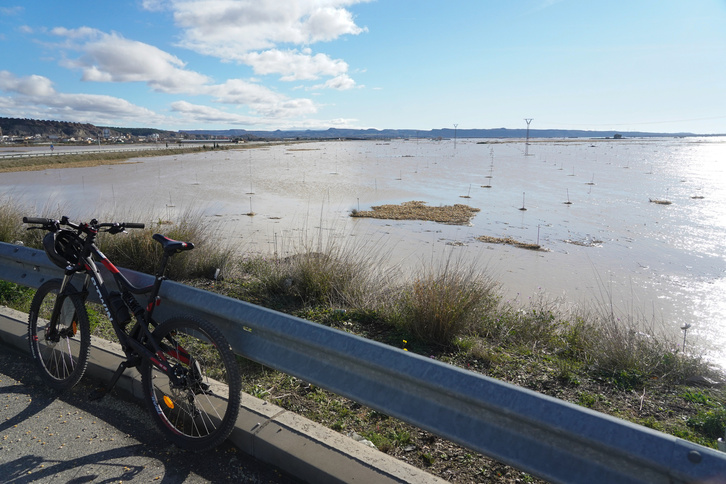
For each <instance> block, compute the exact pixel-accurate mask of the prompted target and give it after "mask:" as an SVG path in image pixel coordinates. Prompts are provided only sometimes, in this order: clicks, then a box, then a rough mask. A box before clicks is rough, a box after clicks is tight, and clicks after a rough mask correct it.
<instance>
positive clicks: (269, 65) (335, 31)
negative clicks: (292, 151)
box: [144, 0, 367, 87]
mask: <svg viewBox="0 0 726 484" xmlns="http://www.w3.org/2000/svg"><path fill="white" fill-rule="evenodd" d="M364 1H367V0H169V1H168V2H166V3H164V4H162V3H161V1H160V0H146V2H145V3H144V5H145V6H146V8H148V9H159V8H161V5H166V8H168V9H170V10H171V11H172V12H173V15H174V19H175V21H176V23H177V25H178V26H180V27H181V28H182V29H183V37H182V40H181V42H180V44H181V45H182V46H183V47H186V48H188V49H191V50H194V51H196V52H199V53H202V54H204V55H209V56H214V57H218V58H220V59H223V60H231V61H237V62H242V63H245V64H248V65H250V66H251V67H252V68H253V69H254V71H255V73H258V74H279V75H280V76H281V77H280V79H281V80H283V81H299V80H312V79H318V78H320V77H336V76H339V75H341V74H344V73H346V72H347V69H348V64H347V63H345V62H344V61H343V60H340V59H331V58H330V57H329V56H328V55H326V54H316V55H313V54H312V52H311V50H310V49H309V47H307V46H309V45H311V44H315V43H317V42H327V41H331V40H335V39H337V38H339V37H341V36H343V35H358V34H360V33H362V32H365V31H366V29H365V28H364V27H359V26H358V25H357V24H356V23H355V19H354V18H353V14H352V13H351V12H350V11H349V10H347V9H346V7H348V6H350V5H354V4H356V3H361V2H364ZM289 46H301V47H305V48H304V49H303V50H301V51H300V50H297V49H294V48H293V49H290V48H289ZM321 86H323V87H324V86H325V85H324V84H321Z"/></svg>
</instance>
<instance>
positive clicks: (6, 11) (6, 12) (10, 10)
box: [0, 6, 25, 17]
mask: <svg viewBox="0 0 726 484" xmlns="http://www.w3.org/2000/svg"><path fill="white" fill-rule="evenodd" d="M24 10H25V8H24V7H20V6H15V7H0V14H2V15H3V16H5V17H11V16H13V15H20V14H21V13H23V11H24Z"/></svg>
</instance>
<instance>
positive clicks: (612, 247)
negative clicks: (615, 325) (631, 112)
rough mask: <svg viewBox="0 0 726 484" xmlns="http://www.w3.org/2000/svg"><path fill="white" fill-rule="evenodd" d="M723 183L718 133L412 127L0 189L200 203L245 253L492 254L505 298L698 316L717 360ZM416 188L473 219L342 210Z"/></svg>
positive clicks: (33, 197)
mask: <svg viewBox="0 0 726 484" xmlns="http://www.w3.org/2000/svg"><path fill="white" fill-rule="evenodd" d="M525 152H526V153H527V155H525ZM724 182H726V138H680V139H679V138H661V139H625V140H590V139H588V140H584V139H567V140H564V139H557V140H531V141H530V145H529V146H528V147H525V143H524V141H523V140H471V139H459V140H442V141H433V140H415V139H412V140H392V141H390V142H381V141H335V142H316V143H300V144H294V145H288V146H263V147H256V148H254V149H241V150H230V151H210V152H206V153H203V154H193V155H192V154H190V155H181V156H167V157H156V158H139V159H135V160H130V161H129V162H126V163H123V164H118V165H107V166H99V167H95V168H90V169H89V168H84V169H57V170H46V171H40V172H23V173H3V174H1V175H0V196H2V195H6V196H11V197H13V198H15V199H18V200H19V201H20V202H21V203H23V204H24V205H26V206H28V209H29V210H35V214H40V213H42V214H43V215H54V216H55V215H57V216H58V217H60V215H63V214H66V215H69V216H72V217H73V216H76V217H79V216H83V217H88V216H96V217H98V218H101V217H106V215H105V214H113V217H114V218H115V219H128V220H126V221H141V222H146V223H150V222H154V221H158V220H164V219H174V218H175V217H177V216H178V215H179V214H183V213H185V212H186V211H188V210H197V211H201V212H202V213H203V214H204V217H206V218H207V219H208V220H209V221H210V222H213V223H214V227H216V229H217V230H218V234H219V236H220V237H223V238H225V239H226V240H229V241H231V242H232V243H234V244H236V245H238V247H239V250H240V252H244V253H263V254H267V253H270V254H271V253H276V254H280V255H285V254H288V253H292V252H294V251H295V249H296V247H299V244H300V243H302V241H306V242H310V241H313V240H318V237H322V238H331V237H332V238H334V239H337V240H340V241H341V242H342V243H345V244H352V246H353V247H356V248H357V249H358V250H361V251H367V253H370V254H371V257H375V258H379V257H383V256H385V257H384V258H385V264H389V265H390V266H392V267H400V268H402V269H403V270H413V269H416V268H418V267H420V266H421V265H422V264H425V263H427V262H428V263H430V261H432V260H434V261H440V260H443V259H446V258H449V257H453V258H455V259H457V260H464V261H467V262H469V263H478V264H480V265H481V266H483V267H486V269H487V270H488V271H489V272H490V273H491V274H492V275H493V276H494V278H495V279H496V280H498V281H499V282H500V283H501V284H502V290H503V293H504V295H505V297H506V298H507V299H519V300H521V301H522V302H525V303H526V301H527V299H528V298H530V297H538V295H539V294H544V295H545V296H547V297H550V298H554V299H557V300H558V301H559V302H560V303H562V304H565V305H579V306H596V307H599V308H603V307H605V308H608V309H609V308H610V306H611V305H612V306H613V307H614V308H615V309H616V310H618V311H622V312H623V314H624V316H623V317H627V315H628V314H631V315H636V316H639V317H642V318H643V319H646V320H648V321H653V322H656V323H657V325H659V326H662V327H663V328H664V329H665V330H667V331H669V332H671V334H673V335H674V336H677V338H676V339H678V340H680V338H681V337H682V335H683V331H682V330H681V327H683V326H684V325H686V324H691V325H692V327H691V328H690V329H689V330H688V333H687V337H688V342H689V344H693V343H697V344H698V345H699V346H700V347H706V348H708V351H709V355H710V357H711V358H713V359H714V360H715V361H717V362H719V363H720V364H722V365H726V355H724V354H723V352H722V348H723V347H724V344H725V343H726V321H725V320H724V318H723V317H722V315H723V314H726V300H725V299H724V297H723V295H724V293H725V292H726V184H725V183H724ZM410 200H422V201H425V202H427V203H428V204H429V205H432V206H436V205H451V204H455V203H463V204H467V205H470V206H473V207H477V208H480V209H481V211H480V212H479V213H478V214H477V216H476V217H475V218H474V219H473V220H472V222H471V224H470V225H468V226H451V225H443V224H438V223H435V222H420V221H391V220H373V219H363V218H351V217H350V216H349V214H350V212H351V210H353V209H359V210H368V209H370V207H371V206H373V205H381V204H387V203H401V202H405V201H410ZM651 200H659V201H670V202H671V203H670V204H667V205H666V204H659V203H654V202H651ZM565 202H570V203H565ZM522 208H526V210H521V209H522ZM56 212H57V213H56ZM250 213H254V215H249V214H250ZM99 214H100V215H99ZM29 215H34V214H33V213H29ZM131 219H133V220H131ZM481 235H490V236H494V237H511V238H513V239H516V240H519V241H522V242H527V243H539V244H540V245H541V246H542V247H543V248H544V249H546V250H544V251H530V250H526V249H520V248H516V247H513V246H505V245H493V244H486V243H483V242H479V241H477V240H476V237H479V236H481Z"/></svg>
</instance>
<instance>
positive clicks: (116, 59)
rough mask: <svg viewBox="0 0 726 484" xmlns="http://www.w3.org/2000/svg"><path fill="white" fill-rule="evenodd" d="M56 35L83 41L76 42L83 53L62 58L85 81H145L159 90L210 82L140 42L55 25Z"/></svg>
mask: <svg viewBox="0 0 726 484" xmlns="http://www.w3.org/2000/svg"><path fill="white" fill-rule="evenodd" d="M52 32H53V33H54V34H55V35H58V36H62V37H66V38H68V39H75V40H79V39H80V40H85V39H88V41H87V42H85V43H81V44H80V45H78V47H77V48H78V50H80V51H81V52H83V55H82V56H81V57H79V58H78V59H74V60H67V61H65V65H66V67H71V68H77V69H80V70H81V71H82V72H83V80H84V81H95V82H144V83H147V84H148V85H149V86H150V87H151V88H152V89H154V90H156V91H160V92H169V93H180V92H188V91H189V90H193V89H194V88H196V87H198V86H202V85H204V84H207V83H209V82H210V79H209V77H207V76H205V75H203V74H200V73H198V72H194V71H191V70H188V69H186V68H185V64H184V62H183V61H182V60H181V59H179V58H178V57H176V56H173V55H171V54H169V53H168V52H164V51H163V50H161V49H158V48H157V47H154V46H152V45H149V44H145V43H143V42H138V41H135V40H129V39H126V38H124V37H123V36H121V35H118V34H115V33H111V34H107V33H104V32H100V31H98V30H95V29H89V28H87V27H83V28H80V29H73V30H69V29H63V28H56V29H53V31H52Z"/></svg>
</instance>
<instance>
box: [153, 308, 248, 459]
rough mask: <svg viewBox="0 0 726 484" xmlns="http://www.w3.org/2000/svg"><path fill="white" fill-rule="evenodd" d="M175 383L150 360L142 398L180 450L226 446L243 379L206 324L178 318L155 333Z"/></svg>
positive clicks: (216, 332) (228, 350)
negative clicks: (223, 443)
mask: <svg viewBox="0 0 726 484" xmlns="http://www.w3.org/2000/svg"><path fill="white" fill-rule="evenodd" d="M153 338H154V340H155V341H156V342H157V343H158V344H159V345H160V346H161V348H162V352H163V353H164V357H165V358H166V360H167V361H166V365H167V366H169V367H171V368H173V369H174V375H175V377H176V381H172V377H169V376H167V375H166V374H165V373H164V372H163V371H161V370H159V369H158V368H157V367H156V366H155V365H154V364H153V363H152V362H150V361H148V360H146V361H144V363H143V364H142V366H141V383H142V386H143V390H144V397H145V400H146V402H147V405H148V406H149V409H150V411H151V415H152V417H153V419H154V420H155V421H156V423H157V425H158V426H159V428H160V429H161V431H162V432H163V433H164V434H165V436H166V437H167V438H168V439H169V440H170V441H171V442H172V443H173V444H174V445H176V446H177V447H179V448H181V449H185V450H192V451H197V452H198V451H204V450H209V449H211V448H214V447H216V446H218V445H219V444H221V443H222V442H224V441H225V440H226V439H227V437H229V434H230V433H231V432H232V429H233V428H234V425H235V423H236V422H237V415H238V414H239V407H240V398H241V397H240V392H241V389H242V388H241V387H242V383H241V379H240V373H239V367H238V365H237V360H236V359H235V356H234V353H233V352H232V349H231V348H230V346H229V343H227V340H226V339H225V338H224V336H223V335H222V333H221V332H220V331H219V330H218V329H217V328H216V327H214V326H213V325H212V324H210V323H209V322H207V321H203V320H200V319H196V318H190V317H174V318H171V319H168V320H166V321H164V322H163V323H161V324H160V325H159V326H157V327H156V329H155V330H154V332H153Z"/></svg>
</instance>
